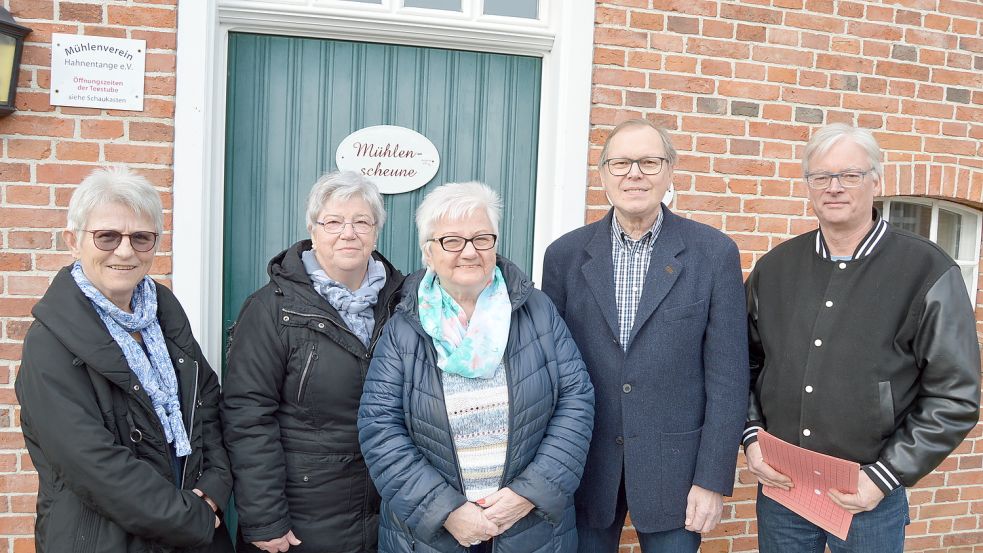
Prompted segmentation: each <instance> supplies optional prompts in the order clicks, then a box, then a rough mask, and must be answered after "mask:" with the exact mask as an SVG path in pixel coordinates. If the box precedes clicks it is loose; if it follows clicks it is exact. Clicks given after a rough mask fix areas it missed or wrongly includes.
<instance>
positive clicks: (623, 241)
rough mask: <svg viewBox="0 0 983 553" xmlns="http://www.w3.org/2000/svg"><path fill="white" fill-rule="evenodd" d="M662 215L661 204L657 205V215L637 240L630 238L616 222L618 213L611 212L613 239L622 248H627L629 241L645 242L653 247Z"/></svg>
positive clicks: (659, 228) (660, 225) (660, 228)
mask: <svg viewBox="0 0 983 553" xmlns="http://www.w3.org/2000/svg"><path fill="white" fill-rule="evenodd" d="M663 219H664V217H663V216H662V205H659V215H658V216H657V217H656V218H655V223H654V224H653V225H652V227H651V228H650V229H648V230H647V231H645V233H644V234H642V236H641V237H640V238H638V239H637V240H635V239H632V238H631V237H630V236H628V233H627V232H625V229H624V228H622V226H621V223H619V222H618V214H617V213H612V214H611V235H612V236H613V237H614V238H615V241H616V242H617V243H618V244H620V245H621V247H623V248H627V247H628V246H629V243H636V244H646V245H648V247H650V248H651V247H653V246H654V245H655V239H656V238H658V237H659V232H660V231H661V230H662V221H663Z"/></svg>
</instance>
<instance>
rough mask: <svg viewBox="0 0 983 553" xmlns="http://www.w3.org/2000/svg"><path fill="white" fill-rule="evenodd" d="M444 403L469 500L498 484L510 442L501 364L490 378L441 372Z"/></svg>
mask: <svg viewBox="0 0 983 553" xmlns="http://www.w3.org/2000/svg"><path fill="white" fill-rule="evenodd" d="M442 376H443V385H444V404H445V406H446V408H447V418H448V420H449V421H450V427H451V433H452V434H453V437H454V449H455V450H456V451H457V460H458V464H459V465H460V467H461V475H462V477H463V479H464V481H463V482H462V484H463V485H464V493H465V495H466V496H467V498H468V501H477V500H479V499H481V498H483V497H486V496H488V495H489V494H492V493H494V492H496V491H498V489H499V488H500V487H501V484H502V474H503V473H504V471H505V454H506V450H507V449H508V442H509V391H508V382H507V381H506V377H505V369H504V366H503V365H499V366H498V369H497V370H496V371H495V375H494V376H493V377H492V378H490V379H483V378H467V377H464V376H460V375H456V374H452V373H446V372H445V373H443V375H442Z"/></svg>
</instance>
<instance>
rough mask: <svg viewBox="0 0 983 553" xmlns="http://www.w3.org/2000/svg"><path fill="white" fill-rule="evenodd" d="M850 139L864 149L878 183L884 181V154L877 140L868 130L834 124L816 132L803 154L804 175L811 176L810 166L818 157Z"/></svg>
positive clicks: (843, 124)
mask: <svg viewBox="0 0 983 553" xmlns="http://www.w3.org/2000/svg"><path fill="white" fill-rule="evenodd" d="M843 139H849V140H850V141H852V142H853V143H854V144H856V145H857V146H860V147H861V148H863V149H864V152H865V153H866V154H867V161H868V162H869V163H870V168H871V170H872V171H873V172H874V174H876V175H877V180H878V182H881V181H883V179H884V168H883V166H882V165H881V159H882V157H883V155H884V154H883V153H882V152H881V147H880V146H879V145H878V144H877V139H876V138H874V135H873V134H871V132H870V131H868V130H867V129H861V128H857V127H852V126H850V125H847V124H846V123H833V124H831V125H826V126H825V127H823V128H821V129H819V130H818V131H816V133H815V134H813V135H812V138H810V139H809V143H808V144H806V147H805V151H803V152H802V174H803V175H808V174H809V164H810V163H811V162H812V160H813V159H815V158H816V157H820V156H824V155H826V153H827V152H829V151H830V149H831V148H832V147H833V146H835V145H836V144H837V143H838V142H839V141H841V140H843Z"/></svg>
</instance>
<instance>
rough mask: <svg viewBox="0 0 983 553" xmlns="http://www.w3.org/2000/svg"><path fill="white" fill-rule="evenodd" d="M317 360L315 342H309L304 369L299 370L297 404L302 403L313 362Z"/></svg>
mask: <svg viewBox="0 0 983 553" xmlns="http://www.w3.org/2000/svg"><path fill="white" fill-rule="evenodd" d="M316 361H317V342H314V343H312V344H311V349H310V351H309V352H308V353H307V360H306V361H305V362H304V369H303V370H302V371H301V372H300V383H299V384H298V386H297V404H298V405H303V402H304V394H305V393H306V392H307V384H308V383H309V382H310V379H311V373H312V372H313V368H314V363H315V362H316Z"/></svg>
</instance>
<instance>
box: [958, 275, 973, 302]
mask: <svg viewBox="0 0 983 553" xmlns="http://www.w3.org/2000/svg"><path fill="white" fill-rule="evenodd" d="M959 271H960V272H961V273H962V274H963V281H965V282H966V291H967V292H968V293H969V295H970V298H969V299H971V300H973V305H974V306H975V305H976V298H974V297H973V291H974V290H976V266H975V265H960V266H959Z"/></svg>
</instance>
